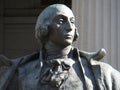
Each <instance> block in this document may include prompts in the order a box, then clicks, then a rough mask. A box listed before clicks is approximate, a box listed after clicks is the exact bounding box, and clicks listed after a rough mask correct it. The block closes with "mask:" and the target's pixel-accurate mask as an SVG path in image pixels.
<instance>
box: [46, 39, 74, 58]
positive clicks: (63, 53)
mask: <svg viewBox="0 0 120 90" xmlns="http://www.w3.org/2000/svg"><path fill="white" fill-rule="evenodd" d="M71 48H72V46H71V45H69V46H66V47H61V46H58V45H56V44H54V43H52V42H50V41H49V42H48V43H47V44H46V45H45V49H46V54H47V59H54V58H65V57H67V55H68V54H69V52H70V50H71Z"/></svg>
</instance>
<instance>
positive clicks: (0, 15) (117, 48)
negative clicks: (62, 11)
mask: <svg viewBox="0 0 120 90" xmlns="http://www.w3.org/2000/svg"><path fill="white" fill-rule="evenodd" d="M53 3H64V4H66V5H68V6H69V7H71V8H72V10H73V12H74V14H75V16H76V26H77V28H78V30H79V39H78V41H77V42H76V43H75V46H77V47H79V49H82V50H85V51H89V52H91V51H92V52H94V51H97V50H99V49H100V48H105V49H106V51H107V55H106V56H105V58H104V60H103V61H104V62H107V63H109V64H111V65H112V66H113V67H114V68H116V69H117V70H119V71H120V60H119V59H120V40H119V39H120V29H119V28H120V0H20V1H17V0H0V54H5V55H6V56H8V57H10V58H16V57H19V56H22V55H26V54H29V53H31V52H33V51H35V50H38V48H39V45H38V43H37V41H36V39H35V38H34V27H35V23H36V19H37V16H38V15H39V13H40V12H41V11H42V10H43V9H44V8H45V7H46V6H48V5H50V4H53Z"/></svg>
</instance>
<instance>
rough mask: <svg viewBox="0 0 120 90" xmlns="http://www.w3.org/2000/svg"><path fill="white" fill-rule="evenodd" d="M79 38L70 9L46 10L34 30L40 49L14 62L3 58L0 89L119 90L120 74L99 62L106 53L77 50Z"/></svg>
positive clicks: (52, 6)
mask: <svg viewBox="0 0 120 90" xmlns="http://www.w3.org/2000/svg"><path fill="white" fill-rule="evenodd" d="M78 36H79V35H78V31H77V28H76V26H75V17H74V14H73V12H72V11H71V9H69V8H68V7H67V6H65V5H63V4H54V5H50V6H48V7H47V8H45V10H43V12H42V13H41V14H40V15H39V17H38V19H37V22H36V27H35V37H36V39H37V40H38V42H39V45H40V50H39V51H36V52H34V53H32V54H30V55H26V56H22V57H19V58H16V59H12V60H9V59H8V58H6V57H5V56H3V55H1V56H0V90H120V73H119V72H118V71H116V70H115V69H113V68H112V67H111V66H110V65H108V64H106V63H103V62H100V60H101V59H102V58H103V57H104V56H105V54H106V52H105V50H104V49H100V50H99V51H98V52H90V53H89V52H85V51H82V50H79V49H77V48H74V47H73V46H72V43H73V42H74V41H76V40H77V38H78Z"/></svg>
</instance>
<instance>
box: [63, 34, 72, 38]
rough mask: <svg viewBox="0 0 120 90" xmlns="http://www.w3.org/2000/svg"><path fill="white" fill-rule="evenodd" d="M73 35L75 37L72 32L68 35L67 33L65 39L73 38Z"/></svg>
mask: <svg viewBox="0 0 120 90" xmlns="http://www.w3.org/2000/svg"><path fill="white" fill-rule="evenodd" d="M72 37H73V36H72V35H70V34H66V35H65V39H72Z"/></svg>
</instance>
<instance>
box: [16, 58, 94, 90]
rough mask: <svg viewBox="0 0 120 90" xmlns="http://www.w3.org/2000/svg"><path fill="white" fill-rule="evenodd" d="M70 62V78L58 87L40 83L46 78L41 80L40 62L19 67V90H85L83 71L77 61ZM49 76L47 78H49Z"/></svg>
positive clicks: (70, 60) (32, 62)
mask: <svg viewBox="0 0 120 90" xmlns="http://www.w3.org/2000/svg"><path fill="white" fill-rule="evenodd" d="M68 60H69V62H70V69H69V70H68V77H67V78H66V79H65V80H64V81H63V82H62V83H61V84H60V85H59V86H58V87H56V86H53V85H50V84H49V83H45V84H43V83H42V84H41V82H40V81H41V80H42V79H43V78H44V77H42V78H39V76H38V75H39V60H36V61H31V62H29V63H28V64H25V65H23V66H21V67H19V69H18V87H19V90H85V85H84V79H83V77H84V76H83V74H82V72H83V71H81V70H82V69H80V67H79V64H78V62H77V61H76V62H75V61H73V60H72V59H68ZM46 68H47V67H44V68H43V70H42V71H45V70H46ZM43 73H44V72H43ZM48 76H49V75H48ZM48 76H47V77H45V78H48ZM51 83H52V82H51ZM90 83H91V82H90ZM91 84H92V83H91ZM91 90H93V89H91Z"/></svg>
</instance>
